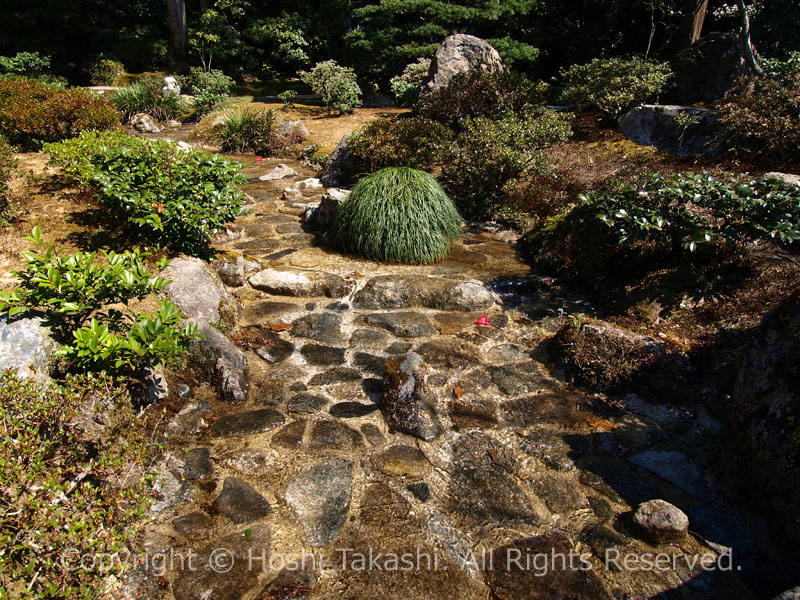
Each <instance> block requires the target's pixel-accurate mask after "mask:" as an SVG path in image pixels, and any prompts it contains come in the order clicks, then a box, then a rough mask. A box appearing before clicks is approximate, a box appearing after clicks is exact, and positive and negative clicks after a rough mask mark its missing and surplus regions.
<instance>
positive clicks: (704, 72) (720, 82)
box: [664, 33, 752, 104]
mask: <svg viewBox="0 0 800 600" xmlns="http://www.w3.org/2000/svg"><path fill="white" fill-rule="evenodd" d="M670 66H671V67H672V70H673V72H674V73H675V77H674V78H673V84H672V88H671V89H670V90H669V91H668V92H667V93H666V94H664V98H666V99H667V100H668V101H669V102H674V103H676V104H694V103H695V102H709V101H711V100H717V99H718V98H722V96H724V95H725V92H727V91H728V90H729V89H730V88H731V87H732V86H733V84H734V83H735V82H736V80H737V79H739V78H740V77H742V76H745V75H751V74H752V69H751V68H750V66H749V65H748V64H747V61H746V60H745V58H744V46H743V45H742V38H741V37H740V36H739V35H737V34H736V33H709V34H708V35H706V36H703V37H702V38H700V39H699V40H698V41H696V42H695V43H694V44H692V45H691V46H689V48H687V49H686V50H684V51H683V52H681V53H680V54H679V55H678V56H676V57H675V58H674V59H673V60H672V62H671V63H670Z"/></svg>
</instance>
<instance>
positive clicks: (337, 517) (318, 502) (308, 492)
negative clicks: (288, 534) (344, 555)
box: [284, 458, 353, 547]
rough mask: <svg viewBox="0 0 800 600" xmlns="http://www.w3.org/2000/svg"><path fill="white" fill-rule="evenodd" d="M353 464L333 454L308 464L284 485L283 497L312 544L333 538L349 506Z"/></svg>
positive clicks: (316, 544) (326, 543)
mask: <svg viewBox="0 0 800 600" xmlns="http://www.w3.org/2000/svg"><path fill="white" fill-rule="evenodd" d="M352 474H353V464H352V463H351V462H350V461H349V460H345V459H342V458H334V459H332V460H329V461H328V462H324V463H319V464H316V465H311V466H309V467H306V468H305V469H303V470H302V471H301V472H300V474H299V475H298V476H297V477H296V478H295V479H294V480H293V481H292V482H291V483H289V485H288V486H287V487H286V492H285V494H284V498H285V499H286V503H287V504H288V505H289V507H290V508H291V510H292V513H293V514H294V517H295V519H296V520H297V522H298V525H299V526H300V529H301V530H302V532H303V540H304V541H305V542H306V543H307V544H309V545H311V546H315V547H323V546H327V545H329V544H330V543H331V542H333V540H334V539H336V536H337V535H338V534H339V530H340V529H341V527H342V525H343V524H344V521H345V519H346V518H347V513H348V511H349V510H350V496H351V488H352Z"/></svg>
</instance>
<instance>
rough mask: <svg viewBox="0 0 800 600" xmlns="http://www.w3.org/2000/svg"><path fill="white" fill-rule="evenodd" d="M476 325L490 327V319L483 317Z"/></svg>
mask: <svg viewBox="0 0 800 600" xmlns="http://www.w3.org/2000/svg"><path fill="white" fill-rule="evenodd" d="M475 324H476V325H488V324H489V317H487V316H486V315H484V316H482V317H481V318H480V319H478V320H477V321H475Z"/></svg>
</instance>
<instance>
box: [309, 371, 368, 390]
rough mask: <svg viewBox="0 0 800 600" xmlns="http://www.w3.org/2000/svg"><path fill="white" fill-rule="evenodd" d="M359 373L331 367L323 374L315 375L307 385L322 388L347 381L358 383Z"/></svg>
mask: <svg viewBox="0 0 800 600" xmlns="http://www.w3.org/2000/svg"><path fill="white" fill-rule="evenodd" d="M360 380H361V372H360V371H358V370H356V369H351V368H350V367H332V368H330V369H328V370H327V371H325V372H324V373H317V374H316V375H314V376H313V377H312V378H311V379H310V380H309V382H308V385H310V386H312V387H315V386H322V385H332V384H334V383H345V382H348V381H360Z"/></svg>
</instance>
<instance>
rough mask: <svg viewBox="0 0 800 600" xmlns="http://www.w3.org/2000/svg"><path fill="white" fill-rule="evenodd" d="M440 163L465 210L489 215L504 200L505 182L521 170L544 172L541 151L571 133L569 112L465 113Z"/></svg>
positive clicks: (448, 186) (524, 172)
mask: <svg viewBox="0 0 800 600" xmlns="http://www.w3.org/2000/svg"><path fill="white" fill-rule="evenodd" d="M461 128H462V131H461V133H460V134H459V136H458V138H457V139H456V141H455V143H454V144H452V145H451V146H450V148H449V151H448V155H447V158H446V160H445V162H444V166H443V169H442V178H443V180H444V182H445V188H446V189H447V191H448V192H449V193H450V195H451V196H452V197H453V199H454V200H455V202H456V204H457V205H458V206H459V208H461V210H462V211H463V212H464V213H465V214H469V215H472V216H476V217H485V216H488V215H489V214H491V213H492V211H493V210H494V209H495V207H496V206H498V205H501V204H503V199H504V196H505V190H504V186H506V184H508V183H509V182H511V181H512V180H514V179H515V178H517V177H520V176H523V175H532V174H542V173H545V172H547V171H548V170H549V161H548V160H547V158H546V157H545V156H544V155H543V154H542V153H541V152H540V150H541V149H542V148H545V147H547V146H549V145H552V144H554V143H558V142H562V141H564V140H566V139H568V138H569V136H570V135H571V134H572V130H571V127H570V120H569V117H568V116H566V115H563V114H560V113H556V112H554V111H551V110H547V109H538V110H533V111H529V112H527V113H523V114H520V115H517V114H514V113H509V114H508V115H506V116H505V117H503V118H502V119H499V120H492V119H489V118H487V117H478V118H474V119H473V118H470V119H465V120H464V121H462V123H461Z"/></svg>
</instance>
